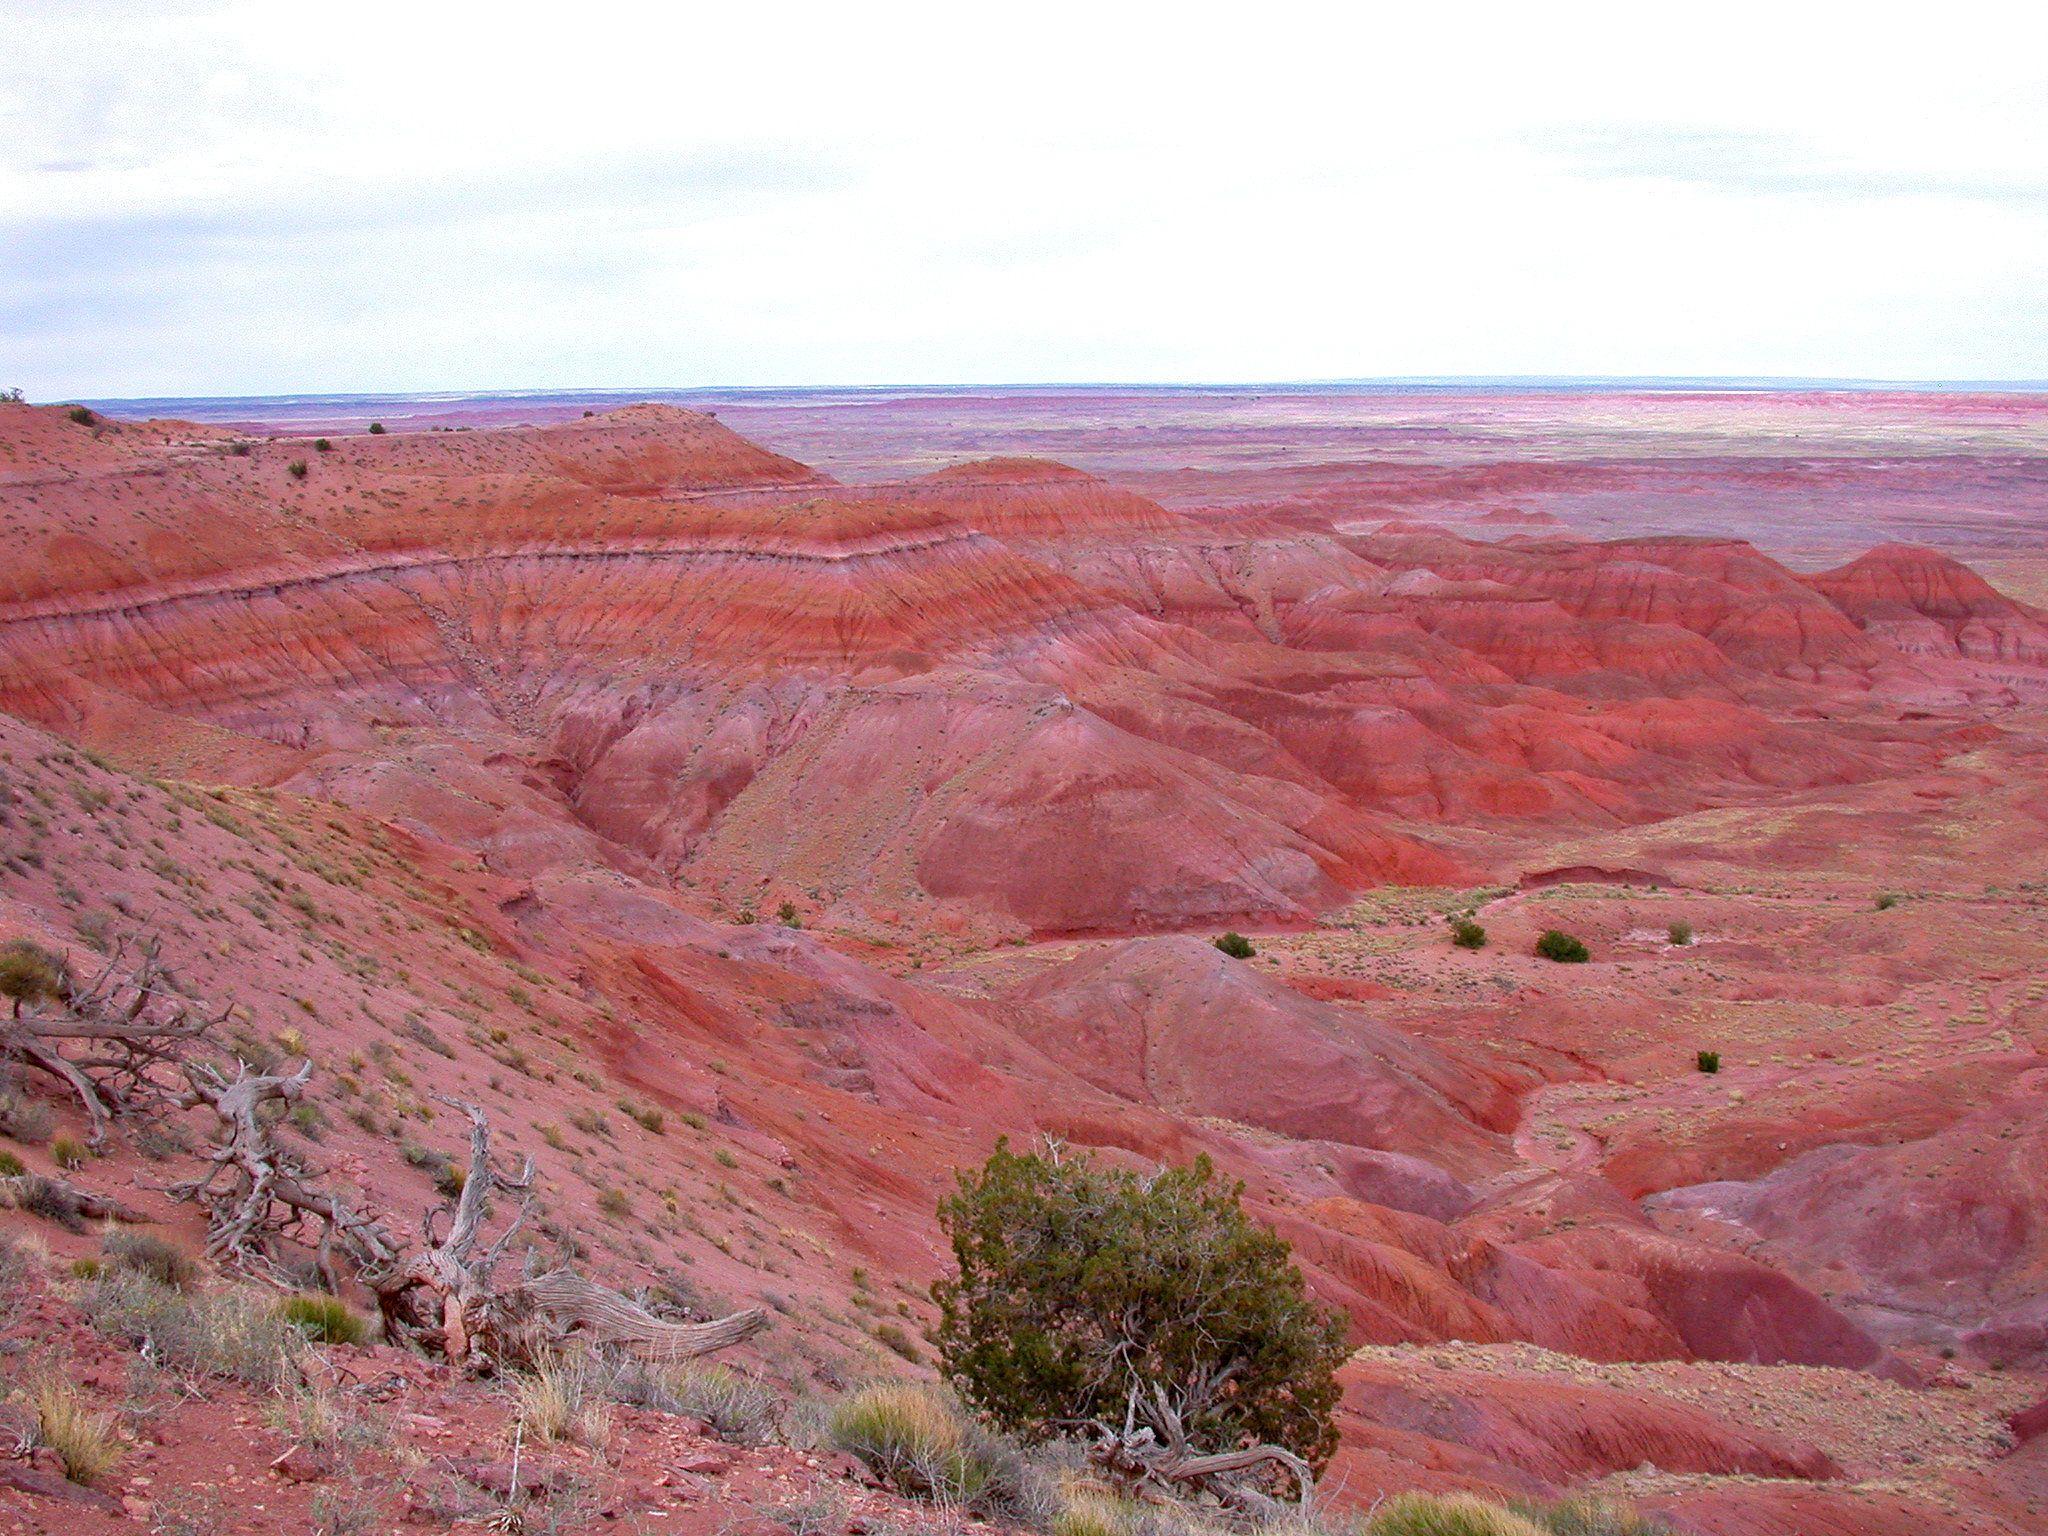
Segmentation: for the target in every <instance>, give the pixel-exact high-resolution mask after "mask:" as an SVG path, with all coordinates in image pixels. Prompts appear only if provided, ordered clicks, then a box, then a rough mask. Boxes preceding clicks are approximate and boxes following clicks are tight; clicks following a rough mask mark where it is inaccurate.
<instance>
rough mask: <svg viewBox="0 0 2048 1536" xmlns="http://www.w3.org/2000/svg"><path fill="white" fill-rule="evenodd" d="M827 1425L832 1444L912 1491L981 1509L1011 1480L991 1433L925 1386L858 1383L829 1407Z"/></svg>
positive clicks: (996, 1502)
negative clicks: (859, 1387)
mask: <svg viewBox="0 0 2048 1536" xmlns="http://www.w3.org/2000/svg"><path fill="white" fill-rule="evenodd" d="M830 1427H831V1436H832V1443H833V1444H834V1445H835V1446H837V1447H838V1448H839V1449H840V1450H842V1451H848V1452H851V1453H852V1454H853V1455H855V1456H858V1457H859V1458H860V1459H861V1460H862V1461H864V1462H866V1463H867V1464H868V1466H869V1467H870V1468H871V1469H872V1470H873V1471H874V1473H875V1475H876V1476H877V1477H879V1478H880V1479H881V1480H882V1481H883V1482H885V1483H887V1484H888V1485H889V1486H890V1487H892V1488H894V1489H895V1490H896V1491H897V1492H898V1493H902V1494H907V1495H910V1496H911V1497H914V1498H926V1499H931V1500H933V1501H934V1502H937V1503H941V1504H965V1505H967V1506H969V1507H970V1508H974V1509H983V1510H986V1509H990V1508H992V1507H998V1506H1000V1505H1001V1504H1003V1503H1004V1502H1005V1501H1006V1498H1007V1497H1008V1495H1009V1493H1010V1491H1011V1490H1010V1489H1008V1488H1006V1487H1005V1486H1004V1484H1005V1482H1006V1480H1007V1481H1008V1482H1010V1483H1011V1484H1013V1485H1014V1482H1015V1480H1016V1479H1015V1469H1014V1467H1007V1466H1006V1465H1005V1464H1006V1462H1009V1461H1010V1460H1011V1459H1012V1457H1011V1456H1006V1455H1005V1454H1004V1453H1003V1449H1002V1447H1001V1446H1000V1445H999V1443H998V1442H996V1441H995V1440H994V1437H992V1436H990V1435H988V1434H987V1433H985V1432H984V1431H982V1430H981V1429H980V1428H978V1427H977V1426H976V1425H975V1424H974V1422H973V1421H972V1420H970V1419H969V1418H968V1417H967V1415H966V1414H964V1413H962V1412H961V1411H960V1409H959V1407H958V1406H957V1405H956V1404H954V1403H953V1402H952V1401H951V1400H950V1399H948V1398H946V1397H945V1396H943V1395H942V1394H940V1393H938V1392H935V1391H933V1390H932V1389H931V1388H929V1387H921V1386H912V1385H908V1384H884V1385H879V1386H872V1387H867V1388H864V1389H863V1390H861V1391H859V1392H856V1393H855V1394H854V1395H853V1396H851V1397H849V1398H846V1399H845V1400H843V1401H842V1402H841V1403H840V1404H839V1405H838V1406H837V1407H836V1408H834V1409H833V1410H832V1419H831V1426H830ZM1006 1473H1008V1474H1009V1475H1008V1477H1007V1479H1006Z"/></svg>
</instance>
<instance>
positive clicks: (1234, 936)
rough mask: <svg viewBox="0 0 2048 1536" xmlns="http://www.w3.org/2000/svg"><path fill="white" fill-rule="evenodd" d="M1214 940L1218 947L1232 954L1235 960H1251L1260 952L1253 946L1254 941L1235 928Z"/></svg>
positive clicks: (1229, 954) (1231, 956)
mask: <svg viewBox="0 0 2048 1536" xmlns="http://www.w3.org/2000/svg"><path fill="white" fill-rule="evenodd" d="M1213 942H1214V944H1215V945H1216V947H1217V948H1218V949H1220V950H1222V951H1223V953H1225V954H1226V955H1228V956H1230V958H1231V959H1233V960H1249V959H1251V957H1252V956H1253V955H1256V954H1257V953H1258V951H1257V950H1256V949H1254V948H1253V947H1252V941H1251V940H1250V939H1248V938H1246V937H1245V936H1244V935H1243V934H1241V933H1239V932H1238V931H1237V930H1236V929H1235V928H1233V929H1231V930H1230V932H1228V933H1226V934H1224V935H1223V936H1222V937H1221V938H1219V939H1216V940H1214V941H1213Z"/></svg>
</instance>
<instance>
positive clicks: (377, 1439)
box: [263, 1382, 390, 1451]
mask: <svg viewBox="0 0 2048 1536" xmlns="http://www.w3.org/2000/svg"><path fill="white" fill-rule="evenodd" d="M263 1417H264V1419H265V1421H266V1422H267V1423H268V1424H269V1425H270V1427H271V1428H272V1429H274V1430H276V1431H277V1432H278V1433H279V1434H281V1435H285V1436H288V1437H289V1438H291V1439H293V1440H296V1441H298V1442H299V1443H300V1444H301V1445H305V1446H310V1447H312V1448H313V1449H315V1450H323V1451H325V1450H363V1449H366V1448H369V1447H372V1446H381V1445H383V1444H385V1443H386V1442H387V1441H388V1440H389V1438H390V1430H389V1426H388V1425H386V1424H384V1423H383V1422H381V1421H380V1420H377V1419H374V1418H371V1417H370V1416H369V1415H368V1414H366V1413H364V1412H362V1411H361V1410H359V1409H358V1408H357V1407H356V1406H355V1405H354V1403H352V1402H351V1401H350V1400H349V1399H347V1398H346V1397H344V1396H343V1395H342V1394H341V1393H340V1392H337V1391H336V1390H335V1389H334V1388H333V1387H330V1386H328V1385H327V1384H326V1383H324V1382H310V1383H307V1384H306V1385H303V1386H286V1387H283V1388H281V1389H280V1390H279V1391H278V1393H277V1395H276V1397H275V1398H273V1399H272V1401H271V1402H270V1404H269V1405H268V1406H267V1407H265V1409H264V1410H263Z"/></svg>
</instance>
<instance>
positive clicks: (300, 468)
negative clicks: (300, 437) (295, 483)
mask: <svg viewBox="0 0 2048 1536" xmlns="http://www.w3.org/2000/svg"><path fill="white" fill-rule="evenodd" d="M284 472H285V473H286V474H288V475H290V476H291V477H292V478H293V479H294V480H303V479H305V478H306V461H305V460H304V459H293V460H292V461H291V463H289V464H287V465H285V467H284Z"/></svg>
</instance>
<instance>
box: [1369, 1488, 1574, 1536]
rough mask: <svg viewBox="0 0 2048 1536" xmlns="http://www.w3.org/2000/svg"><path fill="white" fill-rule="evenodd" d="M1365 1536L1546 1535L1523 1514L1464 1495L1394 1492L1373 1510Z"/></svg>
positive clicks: (1541, 1528)
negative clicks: (1446, 1495)
mask: <svg viewBox="0 0 2048 1536" xmlns="http://www.w3.org/2000/svg"><path fill="white" fill-rule="evenodd" d="M1365 1536H1546V1533H1545V1531H1544V1529H1543V1527H1542V1526H1540V1525H1537V1524H1536V1523H1535V1522H1534V1521H1532V1520H1530V1519H1528V1518H1527V1517H1526V1516H1524V1515H1518V1514H1516V1513H1515V1512H1514V1511H1513V1510H1511V1509H1506V1508H1504V1507H1502V1506H1501V1505H1499V1504H1490V1503H1488V1502H1487V1501H1486V1500H1485V1499H1481V1498H1475V1497H1473V1496H1472V1495H1471V1494H1468V1493H1459V1494H1451V1495H1449V1496H1448V1497H1445V1496H1439V1495H1437V1494H1429V1493H1397V1494H1395V1495H1394V1496H1393V1497H1392V1498H1391V1499H1388V1500H1387V1501H1386V1502H1385V1503H1383V1504H1381V1505H1380V1506H1379V1507H1378V1508H1377V1509H1375V1510H1374V1511H1373V1514H1372V1519H1371V1520H1370V1521H1368V1522H1367V1523H1366V1527H1365Z"/></svg>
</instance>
